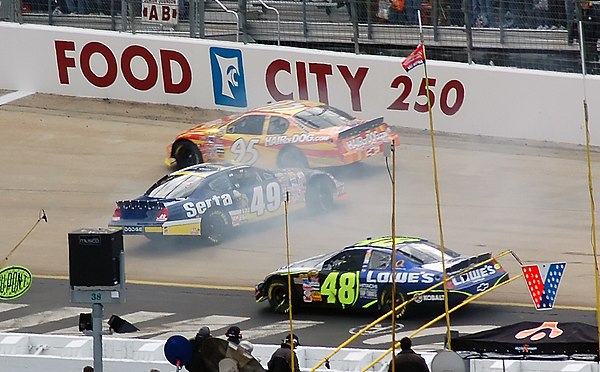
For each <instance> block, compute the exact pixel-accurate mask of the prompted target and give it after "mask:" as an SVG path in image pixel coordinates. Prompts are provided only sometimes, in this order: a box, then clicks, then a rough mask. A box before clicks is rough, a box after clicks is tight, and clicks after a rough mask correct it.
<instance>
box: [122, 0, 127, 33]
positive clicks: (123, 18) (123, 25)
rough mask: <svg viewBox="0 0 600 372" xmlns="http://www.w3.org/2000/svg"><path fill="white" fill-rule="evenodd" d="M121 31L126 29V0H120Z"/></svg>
mask: <svg viewBox="0 0 600 372" xmlns="http://www.w3.org/2000/svg"><path fill="white" fill-rule="evenodd" d="M121 31H127V0H121Z"/></svg>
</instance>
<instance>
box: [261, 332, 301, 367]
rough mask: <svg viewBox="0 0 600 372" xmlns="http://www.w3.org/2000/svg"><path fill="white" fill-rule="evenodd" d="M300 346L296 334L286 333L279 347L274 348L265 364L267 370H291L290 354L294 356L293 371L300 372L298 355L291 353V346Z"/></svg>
mask: <svg viewBox="0 0 600 372" xmlns="http://www.w3.org/2000/svg"><path fill="white" fill-rule="evenodd" d="M298 346H300V340H299V339H298V336H296V335H292V337H290V335H287V336H286V337H285V340H282V342H281V345H279V349H277V350H275V352H274V353H273V355H271V359H269V363H267V366H268V368H269V372H292V355H293V357H294V362H293V363H294V364H293V365H294V372H300V364H299V363H298V356H296V353H295V352H294V353H292V348H294V349H295V348H296V347H298Z"/></svg>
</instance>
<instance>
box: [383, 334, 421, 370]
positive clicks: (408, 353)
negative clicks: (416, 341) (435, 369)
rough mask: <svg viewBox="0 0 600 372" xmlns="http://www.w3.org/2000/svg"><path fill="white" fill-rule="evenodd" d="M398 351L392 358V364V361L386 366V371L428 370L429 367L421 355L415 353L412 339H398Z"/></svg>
mask: <svg viewBox="0 0 600 372" xmlns="http://www.w3.org/2000/svg"><path fill="white" fill-rule="evenodd" d="M400 349H401V350H400V352H399V353H398V354H396V357H395V358H394V366H393V367H392V362H390V365H389V367H388V372H395V371H399V372H404V371H407V372H429V367H428V366H427V363H426V362H425V359H423V357H422V356H420V355H419V354H417V353H415V352H414V350H413V349H412V341H411V340H410V338H408V337H403V338H402V339H401V340H400Z"/></svg>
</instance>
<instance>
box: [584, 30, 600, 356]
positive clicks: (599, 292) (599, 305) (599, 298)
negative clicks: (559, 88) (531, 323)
mask: <svg viewBox="0 0 600 372" xmlns="http://www.w3.org/2000/svg"><path fill="white" fill-rule="evenodd" d="M584 43H585V41H584V39H583V22H582V21H581V20H580V21H579V53H580V55H581V77H582V79H581V80H582V83H583V121H584V124H585V150H586V151H585V152H586V155H587V174H588V190H589V193H590V212H591V215H592V237H591V238H592V252H593V254H594V281H595V283H596V325H597V328H598V334H597V336H598V350H599V352H600V316H599V314H598V313H599V312H600V283H598V277H599V275H598V250H597V240H596V206H595V203H594V186H593V177H592V159H591V151H590V126H589V115H588V104H587V93H586V86H585V76H586V70H585V51H584V49H585V48H584ZM596 356H597V357H600V355H596Z"/></svg>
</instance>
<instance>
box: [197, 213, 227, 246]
mask: <svg viewBox="0 0 600 372" xmlns="http://www.w3.org/2000/svg"><path fill="white" fill-rule="evenodd" d="M230 230H231V220H230V219H229V214H228V213H227V212H225V211H223V210H220V209H215V210H209V211H208V212H206V214H205V215H204V217H202V222H201V227H200V235H201V236H202V237H203V238H204V239H205V240H206V241H207V242H208V243H209V244H212V245H216V244H219V243H221V242H223V241H224V240H225V239H226V238H227V237H228V236H229V233H230Z"/></svg>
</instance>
